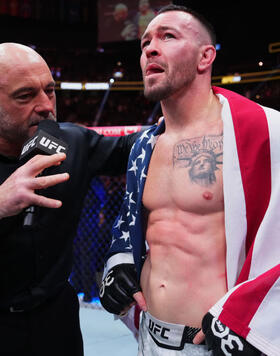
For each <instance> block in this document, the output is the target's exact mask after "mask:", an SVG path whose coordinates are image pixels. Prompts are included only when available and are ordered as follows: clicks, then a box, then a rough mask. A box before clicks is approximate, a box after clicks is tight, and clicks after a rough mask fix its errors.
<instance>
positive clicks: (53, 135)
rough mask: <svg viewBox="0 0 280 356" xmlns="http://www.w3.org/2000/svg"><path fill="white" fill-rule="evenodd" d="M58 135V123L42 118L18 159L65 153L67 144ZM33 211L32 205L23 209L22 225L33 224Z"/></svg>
mask: <svg viewBox="0 0 280 356" xmlns="http://www.w3.org/2000/svg"><path fill="white" fill-rule="evenodd" d="M59 137H60V128H59V125H58V123H57V122H55V121H52V120H48V119H46V120H42V121H41V122H39V124H38V129H37V131H36V132H35V134H34V136H33V137H31V138H30V139H29V140H28V141H26V142H25V144H24V145H23V147H22V150H21V154H20V157H19V159H20V160H21V161H23V162H24V163H25V162H27V161H28V160H30V159H31V158H32V157H34V156H36V155H38V154H41V155H52V154H55V153H63V152H64V153H67V150H68V145H67V144H66V143H65V142H63V141H62V140H60V139H59ZM34 213H35V207H34V206H30V207H28V208H26V209H25V216H24V220H23V226H31V225H32V224H33V219H34Z"/></svg>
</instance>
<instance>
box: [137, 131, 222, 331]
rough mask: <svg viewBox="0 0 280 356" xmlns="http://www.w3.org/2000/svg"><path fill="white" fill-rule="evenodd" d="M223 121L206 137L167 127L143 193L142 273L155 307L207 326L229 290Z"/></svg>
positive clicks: (168, 317)
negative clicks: (145, 249) (145, 252)
mask: <svg viewBox="0 0 280 356" xmlns="http://www.w3.org/2000/svg"><path fill="white" fill-rule="evenodd" d="M222 153H223V136H222V127H221V125H219V126H218V127H215V128H212V129H211V130H208V131H207V132H205V134H204V135H203V136H199V135H196V133H195V132H194V133H193V135H188V136H187V137H186V135H183V136H181V137H178V135H177V136H176V135H168V134H166V133H164V134H163V135H162V136H160V138H159V139H158V142H157V144H156V146H155V149H154V152H153V155H152V158H151V162H150V166H149V171H148V177H147V180H146V184H145V189H144V194H143V204H144V207H145V209H146V210H145V213H146V224H147V227H146V240H147V243H148V245H149V252H148V255H147V258H146V261H145V263H144V266H143V270H142V274H141V287H142V291H143V293H144V296H145V299H146V303H147V308H148V311H149V312H150V313H151V314H152V315H153V316H155V317H156V318H158V319H161V320H164V321H166V322H170V323H179V324H184V325H189V326H196V327H200V326H201V320H202V318H203V316H204V314H205V313H206V312H207V311H208V310H209V308H210V307H211V306H212V305H213V304H215V302H216V301H217V300H218V299H219V298H220V297H221V296H223V295H224V294H225V292H226V277H225V269H226V267H225V250H226V246H225V231H224V203H223V183H222Z"/></svg>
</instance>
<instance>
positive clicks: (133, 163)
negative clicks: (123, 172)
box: [129, 160, 138, 175]
mask: <svg viewBox="0 0 280 356" xmlns="http://www.w3.org/2000/svg"><path fill="white" fill-rule="evenodd" d="M137 169H138V167H137V166H136V160H135V161H132V166H131V167H130V168H129V171H133V172H134V174H135V175H136V171H137Z"/></svg>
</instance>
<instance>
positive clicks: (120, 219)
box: [114, 216, 124, 229]
mask: <svg viewBox="0 0 280 356" xmlns="http://www.w3.org/2000/svg"><path fill="white" fill-rule="evenodd" d="M122 223H124V220H122V216H120V218H119V220H118V221H117V223H116V225H115V226H114V227H115V228H116V229H119V228H120V226H121V224H122Z"/></svg>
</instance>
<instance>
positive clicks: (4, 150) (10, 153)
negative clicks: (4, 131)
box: [0, 138, 21, 158]
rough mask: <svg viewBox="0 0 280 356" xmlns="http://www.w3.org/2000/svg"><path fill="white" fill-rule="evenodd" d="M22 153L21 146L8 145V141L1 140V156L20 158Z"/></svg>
mask: <svg viewBox="0 0 280 356" xmlns="http://www.w3.org/2000/svg"><path fill="white" fill-rule="evenodd" d="M20 152H21V146H20V145H18V144H10V143H7V141H6V140H4V139H2V138H0V155H1V156H5V157H15V158H16V157H18V156H19V155H20Z"/></svg>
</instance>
